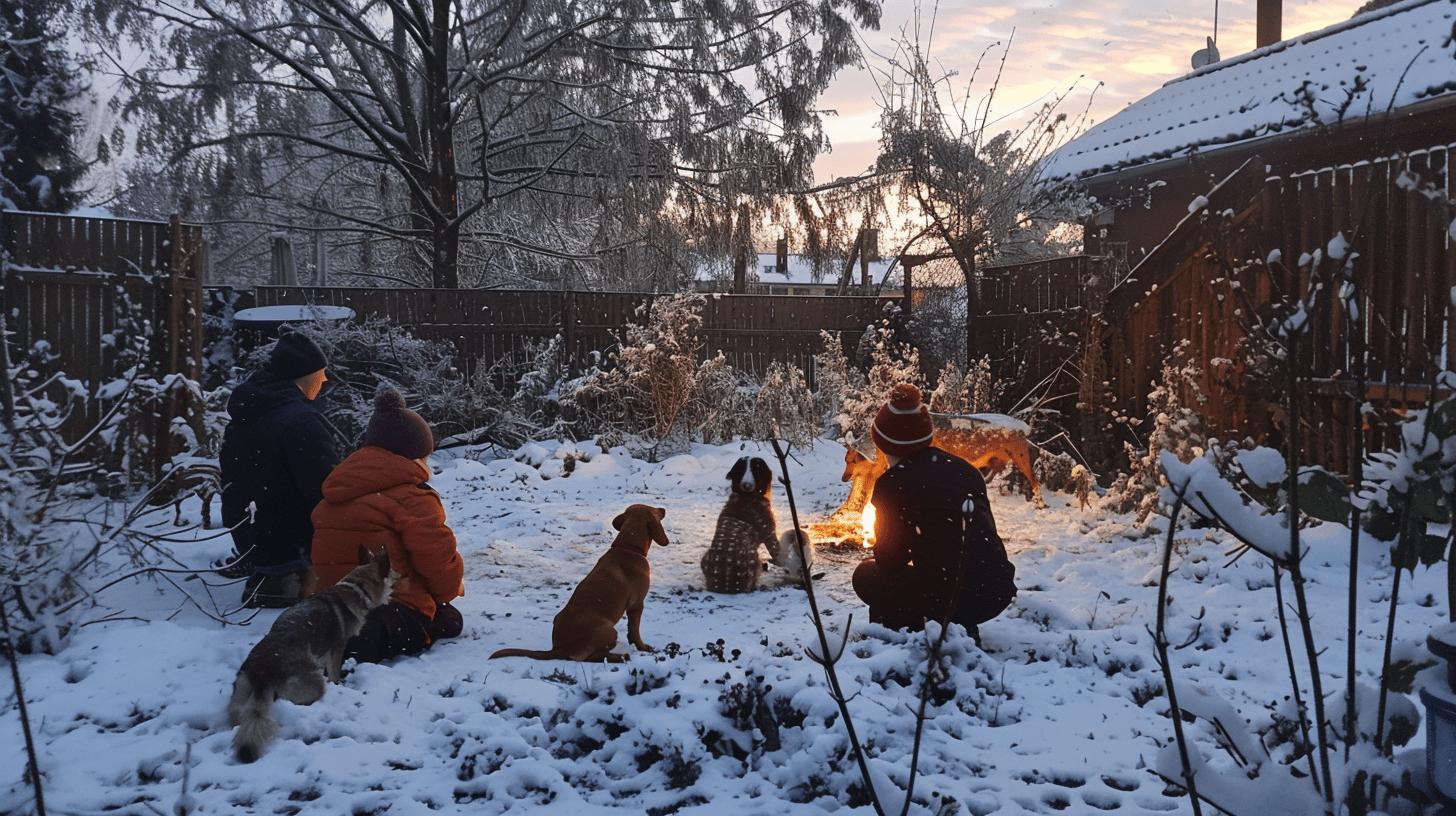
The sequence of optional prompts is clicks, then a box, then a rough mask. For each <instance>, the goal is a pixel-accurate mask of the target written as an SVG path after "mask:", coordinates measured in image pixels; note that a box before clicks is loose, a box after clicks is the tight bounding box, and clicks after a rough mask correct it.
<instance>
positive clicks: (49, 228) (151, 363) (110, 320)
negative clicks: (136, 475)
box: [0, 210, 204, 465]
mask: <svg viewBox="0 0 1456 816" xmlns="http://www.w3.org/2000/svg"><path fill="white" fill-rule="evenodd" d="M203 252H204V243H203V238H202V228H201V227H198V226H195V225H191V224H183V223H182V222H181V221H180V220H179V219H178V218H177V217H176V216H173V217H172V218H171V219H170V220H168V221H141V220H134V219H125V218H98V217H77V216H66V215H55V214H51V213H32V212H19V211H14V210H4V211H0V297H3V302H0V309H3V310H4V314H5V323H6V328H7V329H8V330H9V331H10V332H11V333H12V334H11V336H10V338H9V339H10V344H11V357H12V359H13V360H19V359H24V356H25V355H26V354H27V353H28V352H29V350H31V349H32V348H34V347H35V344H36V343H38V342H45V343H47V344H48V345H49V353H50V354H53V355H55V358H54V360H53V361H52V364H51V365H52V367H53V368H54V369H55V370H58V371H64V372H65V373H66V374H67V375H68V376H69V377H71V378H73V379H76V380H80V381H81V382H83V383H84V384H85V385H86V387H87V389H88V391H89V394H90V396H92V397H97V396H98V395H102V394H104V392H103V391H102V389H103V388H104V387H105V386H106V385H107V383H109V382H111V381H113V380H115V379H116V378H118V377H120V376H122V375H123V374H124V371H122V370H121V368H122V366H123V365H124V364H123V363H122V361H119V360H118V359H117V348H118V343H117V342H116V332H118V331H124V330H126V324H128V323H132V324H133V325H136V326H140V327H141V328H142V331H143V332H145V333H147V334H148V337H147V339H148V344H147V349H148V354H149V356H150V359H149V360H147V361H145V365H146V368H148V369H149V370H147V371H146V372H145V373H147V374H149V375H151V376H154V377H156V378H157V379H159V380H160V379H161V378H163V377H164V376H166V375H168V374H183V375H185V376H187V377H189V378H192V379H198V378H200V376H201V354H200V347H201V340H202V312H203V304H202V270H203ZM104 402H105V401H104V400H101V399H90V400H88V402H87V409H86V412H85V416H79V415H78V416H76V417H74V418H73V420H72V421H71V422H69V423H67V425H66V426H64V427H63V428H62V432H63V433H64V434H74V433H79V432H80V431H81V430H82V429H84V428H89V427H90V426H91V425H92V424H94V422H95V421H96V420H97V419H98V418H99V417H100V416H101V413H102V412H103V411H104V409H105V407H106V406H105V405H104ZM186 410H187V406H186V405H184V404H183V403H182V401H181V399H180V398H173V399H169V400H167V401H166V405H165V406H164V407H163V409H162V411H161V412H160V415H159V416H158V417H157V426H156V434H157V436H156V438H158V439H163V440H166V439H169V437H170V434H169V432H168V429H169V428H170V427H171V424H172V420H173V419H174V418H175V417H178V416H182V415H183V414H184V413H185V412H186ZM156 450H157V464H158V465H160V464H161V463H162V462H165V461H166V460H167V459H168V458H169V457H170V451H169V450H168V449H167V445H166V444H162V445H158V446H156Z"/></svg>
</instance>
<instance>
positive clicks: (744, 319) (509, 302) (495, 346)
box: [236, 286, 888, 377]
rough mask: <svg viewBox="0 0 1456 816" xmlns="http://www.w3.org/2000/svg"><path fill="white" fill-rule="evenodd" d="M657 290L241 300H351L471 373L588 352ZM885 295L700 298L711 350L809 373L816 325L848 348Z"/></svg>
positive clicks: (348, 293)
mask: <svg viewBox="0 0 1456 816" xmlns="http://www.w3.org/2000/svg"><path fill="white" fill-rule="evenodd" d="M656 297H660V296H658V295H652V294H643V293H619V292H562V291H523V290H498V289H485V290H441V289H372V288H355V287H307V286H259V287H256V288H255V289H253V290H252V298H251V301H249V300H248V299H247V298H246V297H245V298H244V300H242V301H239V302H238V303H237V304H236V305H237V307H238V308H243V307H245V306H249V305H257V306H270V305H279V304H315V305H334V306H348V307H350V308H352V309H353V310H354V311H355V313H356V315H358V316H359V317H361V318H368V317H383V318H387V319H389V320H390V321H392V322H395V323H398V324H399V325H402V326H406V327H408V328H409V329H410V330H411V332H412V333H414V334H415V335H417V336H419V337H427V338H432V339H437V340H447V341H449V342H451V343H453V344H454V345H455V348H456V353H457V354H458V355H459V356H458V360H459V365H460V367H461V368H462V369H463V370H464V372H465V373H466V375H467V376H468V375H469V374H470V373H472V372H473V371H474V369H475V368H476V367H477V366H480V365H490V364H492V363H495V362H496V361H499V360H502V359H504V358H507V357H508V356H511V355H516V354H519V353H520V352H521V351H523V350H524V349H525V348H526V347H527V346H528V345H529V344H530V343H532V342H533V341H541V340H546V339H549V338H551V337H554V336H556V335H558V334H559V335H560V336H561V338H562V341H563V347H564V350H565V352H566V354H567V355H568V356H569V357H570V359H572V360H577V361H579V360H582V359H583V358H585V357H586V355H588V354H590V353H591V352H593V351H606V350H609V349H610V348H612V347H613V346H614V345H616V343H617V338H618V336H619V335H620V334H621V332H622V330H623V328H624V327H625V326H626V325H627V324H628V323H629V322H641V321H642V320H643V319H644V318H645V317H646V315H647V313H648V312H647V310H648V309H650V308H651V303H652V301H653V299H654V298H656ZM887 300H888V299H885V298H873V297H809V296H786V295H726V294H725V295H718V294H710V295H705V296H704V307H703V327H702V334H703V336H704V338H705V343H704V348H703V352H704V354H706V355H712V354H716V353H717V352H719V351H722V352H723V355H724V356H725V357H727V359H728V360H729V362H730V363H732V364H733V365H734V366H735V367H737V368H739V369H741V370H743V371H747V372H750V373H752V374H755V375H759V374H762V373H763V372H764V370H765V369H766V368H767V367H768V365H769V364H770V363H772V362H775V361H783V362H791V363H794V364H795V365H797V366H799V367H800V368H801V369H803V370H804V372H805V373H806V375H807V376H809V377H812V376H813V365H814V355H815V354H816V353H818V352H819V351H820V350H821V348H822V343H821V341H820V334H819V333H820V330H827V331H829V332H830V333H832V334H834V335H836V336H838V337H840V339H841V341H842V342H844V343H845V344H846V347H847V348H850V349H851V350H852V347H853V345H854V344H855V343H857V342H858V339H859V337H860V334H861V333H862V332H863V331H864V329H865V326H866V325H868V324H869V323H871V322H873V321H874V320H876V319H878V318H879V317H880V315H881V313H882V312H881V310H882V309H883V307H884V304H885V303H886V302H887Z"/></svg>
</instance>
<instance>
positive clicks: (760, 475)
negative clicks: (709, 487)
mask: <svg viewBox="0 0 1456 816" xmlns="http://www.w3.org/2000/svg"><path fill="white" fill-rule="evenodd" d="M728 484H729V490H728V501H727V502H726V503H725V504H724V505H723V510H722V511H721V512H719V513H718V527H717V530H716V531H714V533H713V543H712V544H709V545H708V551H707V552H705V553H703V560H702V562H701V564H702V567H703V580H704V582H705V584H706V586H707V588H708V591H709V592H729V593H736V592H752V591H753V590H755V589H757V588H758V579H759V577H760V576H761V575H762V574H763V560H762V559H761V558H760V557H759V547H760V546H762V547H766V548H768V551H769V552H774V551H775V550H777V549H778V525H777V524H776V522H775V521H774V514H773V503H772V498H771V496H772V494H773V471H771V470H769V467H768V463H767V462H765V461H764V460H762V459H760V458H759V457H757V456H754V457H751V458H750V457H747V456H744V457H742V458H740V459H739V460H738V461H737V462H735V463H733V469H732V470H730V471H728Z"/></svg>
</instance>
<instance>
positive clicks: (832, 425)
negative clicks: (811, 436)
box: [814, 330, 864, 436]
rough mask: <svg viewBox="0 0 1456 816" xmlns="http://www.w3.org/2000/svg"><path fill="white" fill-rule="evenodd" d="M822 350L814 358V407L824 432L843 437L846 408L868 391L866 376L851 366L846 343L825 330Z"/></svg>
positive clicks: (820, 336) (821, 337)
mask: <svg viewBox="0 0 1456 816" xmlns="http://www.w3.org/2000/svg"><path fill="white" fill-rule="evenodd" d="M819 342H820V343H821V345H822V347H821V349H820V351H819V353H818V354H815V355H814V407H815V409H816V410H818V412H819V418H820V421H821V424H822V427H823V430H824V431H827V432H830V433H833V434H834V435H835V436H839V435H841V434H842V433H843V424H844V422H845V420H844V419H842V418H841V416H842V412H843V405H844V402H845V400H846V399H848V398H849V397H850V396H851V395H853V394H856V393H858V392H859V391H861V390H863V388H864V375H863V374H862V373H861V372H860V371H859V370H858V369H856V368H854V367H852V366H851V365H850V364H849V357H848V356H846V355H845V353H844V343H842V342H841V341H840V339H839V338H838V337H836V336H834V335H833V334H831V333H829V332H827V331H823V330H821V331H820V332H819Z"/></svg>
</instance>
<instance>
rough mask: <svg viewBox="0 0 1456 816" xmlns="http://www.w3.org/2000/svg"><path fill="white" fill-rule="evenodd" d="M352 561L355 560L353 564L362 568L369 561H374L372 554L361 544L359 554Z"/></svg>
mask: <svg viewBox="0 0 1456 816" xmlns="http://www.w3.org/2000/svg"><path fill="white" fill-rule="evenodd" d="M354 560H355V562H356V563H357V564H358V565H359V566H361V567H362V566H364V565H365V564H367V563H369V562H370V561H372V560H374V553H371V552H369V548H368V547H366V546H364V545H363V544H360V545H359V552H358V554H357V555H356V556H355V559H354Z"/></svg>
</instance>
